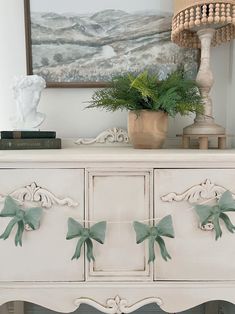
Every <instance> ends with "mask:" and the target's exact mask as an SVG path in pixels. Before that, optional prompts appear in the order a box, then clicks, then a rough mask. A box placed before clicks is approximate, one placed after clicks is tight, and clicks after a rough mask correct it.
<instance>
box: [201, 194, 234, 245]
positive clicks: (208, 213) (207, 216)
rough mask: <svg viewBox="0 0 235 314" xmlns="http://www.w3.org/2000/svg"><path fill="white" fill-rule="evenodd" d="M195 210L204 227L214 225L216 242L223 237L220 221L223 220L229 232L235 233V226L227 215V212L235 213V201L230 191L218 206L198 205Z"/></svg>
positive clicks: (223, 196)
mask: <svg viewBox="0 0 235 314" xmlns="http://www.w3.org/2000/svg"><path fill="white" fill-rule="evenodd" d="M195 209H196V212H197V214H198V216H199V218H200V222H201V225H202V226H205V225H206V224H207V223H210V222H211V223H212V224H213V225H214V229H215V239H216V240H218V238H221V237H222V230H221V227H220V219H222V220H223V222H224V224H225V226H226V227H227V229H228V231H230V232H231V233H234V232H235V226H234V225H233V224H232V222H231V220H230V219H229V217H228V215H227V214H225V213H226V212H235V200H234V199H233V196H232V193H231V192H230V191H226V192H224V193H223V194H222V196H221V197H220V199H219V201H218V203H217V204H216V205H214V206H208V205H196V206H195Z"/></svg>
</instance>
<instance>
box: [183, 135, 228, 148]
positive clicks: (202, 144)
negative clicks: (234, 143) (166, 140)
mask: <svg viewBox="0 0 235 314" xmlns="http://www.w3.org/2000/svg"><path fill="white" fill-rule="evenodd" d="M177 137H182V147H183V148H185V149H189V148H190V141H191V140H192V139H197V140H198V142H199V149H208V148H209V139H216V140H217V141H218V149H226V148H227V138H228V137H229V135H226V134H193V135H187V134H183V135H177Z"/></svg>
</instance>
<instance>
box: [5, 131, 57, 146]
mask: <svg viewBox="0 0 235 314" xmlns="http://www.w3.org/2000/svg"><path fill="white" fill-rule="evenodd" d="M60 148H61V139H60V138H56V132H54V131H2V132H1V139H0V150H18V149H60Z"/></svg>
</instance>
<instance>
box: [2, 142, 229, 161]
mask: <svg viewBox="0 0 235 314" xmlns="http://www.w3.org/2000/svg"><path fill="white" fill-rule="evenodd" d="M0 162H1V163H12V162H39V163H40V162H48V163H53V162H82V163H89V162H92V163H99V162H143V163H144V162H146V163H148V162H149V163H156V162H159V163H167V162H170V163H173V162H175V163H179V162H180V163H183V162H185V163H187V162H188V163H195V165H196V163H197V162H198V163H200V162H207V163H212V164H213V163H234V166H235V149H231V150H214V149H212V150H196V149H193V150H184V149H159V150H142V149H141V150H140V149H133V148H132V147H113V146H112V147H110V146H109V147H104V146H100V147H97V146H96V147H94V146H89V147H87V146H78V147H76V148H63V149H61V150H18V151H17V150H15V151H0Z"/></svg>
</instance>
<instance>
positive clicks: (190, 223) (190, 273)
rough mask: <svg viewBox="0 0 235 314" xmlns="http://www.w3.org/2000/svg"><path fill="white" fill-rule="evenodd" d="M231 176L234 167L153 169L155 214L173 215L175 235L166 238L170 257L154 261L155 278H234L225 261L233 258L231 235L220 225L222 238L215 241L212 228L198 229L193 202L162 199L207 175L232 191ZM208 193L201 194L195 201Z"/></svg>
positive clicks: (234, 184)
mask: <svg viewBox="0 0 235 314" xmlns="http://www.w3.org/2000/svg"><path fill="white" fill-rule="evenodd" d="M234 177H235V170H228V169H200V170H195V169H177V170H173V169H167V170H166V169H165V170H155V194H154V195H155V215H156V217H162V216H163V215H168V214H170V215H172V217H173V222H174V228H175V234H176V237H175V239H174V240H171V239H169V240H168V239H167V240H166V243H167V247H168V249H169V252H170V254H171V256H172V260H171V261H170V262H168V263H165V262H163V261H162V260H161V259H158V260H157V262H156V267H155V279H156V280H204V281H207V280H235V264H234V263H230V262H228V261H232V260H234V259H235V249H234V245H233V243H234V241H235V237H234V235H233V234H231V233H230V232H229V231H228V230H227V229H226V228H225V227H224V225H223V224H221V225H222V230H223V237H222V238H221V239H219V240H218V241H215V233H214V232H213V230H212V231H210V232H209V231H208V232H205V231H202V230H201V228H200V224H199V220H198V217H197V215H196V212H195V210H194V205H193V204H192V203H190V202H187V201H185V200H184V199H182V201H178V202H170V203H169V202H164V201H162V199H161V196H163V195H166V194H167V192H169V191H174V192H176V193H177V194H178V193H179V194H180V193H181V192H183V191H185V190H187V189H189V188H190V187H192V186H196V185H197V183H200V182H203V181H204V180H205V178H210V181H211V182H214V183H215V184H216V185H217V186H221V187H224V188H225V189H228V190H231V191H235V181H234ZM213 194H214V193H213ZM203 196H204V197H203ZM211 196H212V197H213V195H210V196H209V197H208V195H206V194H204V195H203V194H202V195H201V197H200V198H199V199H198V203H200V202H205V199H206V200H207V199H208V198H210V197H211ZM215 196H216V195H214V197H215ZM215 201H216V200H215V199H214V200H213V201H211V202H210V203H211V204H213V203H214V202H215ZM210 203H208V204H210ZM229 216H230V217H231V220H232V221H233V222H234V223H235V214H234V213H229Z"/></svg>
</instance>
